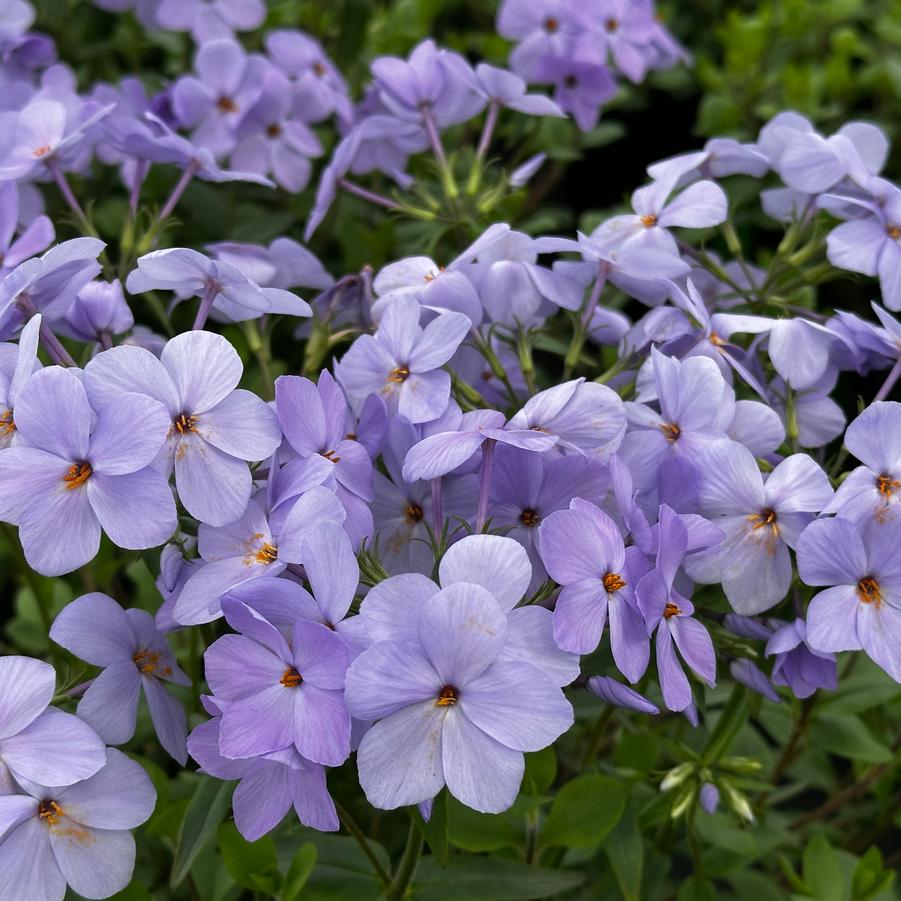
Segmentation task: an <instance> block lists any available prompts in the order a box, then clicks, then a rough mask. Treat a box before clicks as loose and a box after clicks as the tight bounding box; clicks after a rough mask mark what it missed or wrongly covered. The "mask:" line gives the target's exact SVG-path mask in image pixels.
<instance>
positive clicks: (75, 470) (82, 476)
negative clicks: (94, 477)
mask: <svg viewBox="0 0 901 901" xmlns="http://www.w3.org/2000/svg"><path fill="white" fill-rule="evenodd" d="M93 471H94V470H93V469H91V464H90V463H87V462H85V461H84V460H82V461H81V462H80V463H73V464H72V465H71V466H70V467H69V471H68V472H67V473H66V474H65V475H64V476H63V481H64V482H65V483H66V488H68V489H69V491H74V490H75V489H76V488H78V487H79V486H80V485H84V483H85V482H87V480H88V479H89V478H90V477H91V473H92V472H93Z"/></svg>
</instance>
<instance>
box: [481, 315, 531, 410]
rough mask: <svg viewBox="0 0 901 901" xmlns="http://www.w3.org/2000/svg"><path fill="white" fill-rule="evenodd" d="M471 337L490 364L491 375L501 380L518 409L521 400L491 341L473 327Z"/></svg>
mask: <svg viewBox="0 0 901 901" xmlns="http://www.w3.org/2000/svg"><path fill="white" fill-rule="evenodd" d="M470 335H471V336H472V342H473V344H474V345H475V347H476V350H478V352H479V353H480V354H481V355H482V356H483V357H484V358H485V360H486V361H487V362H488V366H489V367H490V369H491V374H492V375H493V376H494V377H495V378H498V379H500V380H501V384H503V386H504V389H505V390H506V392H507V396H508V397H509V398H510V403H511V404H513V406H516V407H518V406H519V403H520V400H519V398H518V397H517V396H516V390H515V389H514V387H513V384H512V383H511V381H510V377H509V376H508V375H507V371H506V370H505V369H504V366H503V364H502V363H501V361H500V359H499V358H498V355H497V354H496V353H495V352H494V348H493V347H492V346H491V343H490V342H489V341H486V340H485V339H484V338H483V337H482V336H481V335H480V334H479V331H478V329H477V328H475V327H473V328H472V330H471V331H470Z"/></svg>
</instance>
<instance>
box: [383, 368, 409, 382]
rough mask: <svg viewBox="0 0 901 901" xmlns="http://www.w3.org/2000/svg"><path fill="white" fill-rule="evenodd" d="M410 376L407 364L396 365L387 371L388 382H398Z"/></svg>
mask: <svg viewBox="0 0 901 901" xmlns="http://www.w3.org/2000/svg"><path fill="white" fill-rule="evenodd" d="M409 376H410V369H409V367H407V366H398V367H397V368H396V369H392V370H391V372H389V373H388V381H389V382H397V383H398V384H400V383H401V382H405V381H406V380H407V379H408V378H409Z"/></svg>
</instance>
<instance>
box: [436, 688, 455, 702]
mask: <svg viewBox="0 0 901 901" xmlns="http://www.w3.org/2000/svg"><path fill="white" fill-rule="evenodd" d="M458 697H459V695H458V694H457V689H456V688H454V686H453V685H445V686H444V688H442V689H441V691H440V692H439V693H438V697H437V699H436V700H435V706H436V707H453V706H454V704H456V703H457V698H458Z"/></svg>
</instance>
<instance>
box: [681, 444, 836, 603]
mask: <svg viewBox="0 0 901 901" xmlns="http://www.w3.org/2000/svg"><path fill="white" fill-rule="evenodd" d="M698 473H699V475H700V485H699V494H700V502H701V512H702V513H703V514H704V515H705V516H708V517H711V518H712V519H713V522H714V524H715V525H717V526H718V527H719V528H721V529H722V530H723V531H724V532H725V533H726V537H725V538H724V539H723V542H722V544H720V545H718V546H716V547H714V548H711V549H709V550H707V551H703V552H701V553H699V554H692V555H691V557H689V558H688V559H687V560H686V561H685V571H686V572H687V573H688V575H689V576H690V577H691V578H692V579H694V580H695V581H696V582H703V583H705V584H713V583H716V582H722V585H723V591H725V593H726V597H727V598H728V599H729V602H730V603H731V604H732V607H733V609H734V610H736V611H737V612H738V613H742V614H745V615H749V614H754V613H760V612H762V611H763V610H768V609H769V608H770V607H772V606H774V605H775V604H778V603H779V601H781V600H782V599H783V598H784V597H785V595H786V593H787V591H788V588H789V585H790V584H791V572H792V567H791V558H790V556H789V552H788V549H789V548H790V547H795V546H796V544H797V541H798V536H799V535H800V534H801V532H802V530H803V529H804V527H805V526H806V525H808V523H810V522H811V520H812V519H813V515H814V513H817V512H819V511H820V510H822V509H824V508H825V507H826V505H827V504H828V503H829V501H830V500H831V499H832V488H831V486H830V485H829V479H828V478H827V477H826V474H825V473H824V472H823V470H822V469H820V467H819V466H818V465H817V464H816V463H815V462H814V461H813V459H812V458H810V457H808V456H806V455H805V454H793V455H792V456H790V457H787V458H786V459H785V460H783V461H782V462H781V463H780V464H779V465H778V466H777V467H776V468H775V469H774V470H773V471H772V472H771V473H770V474H769V476H768V477H767V479H766V481H765V482H764V479H763V476H762V475H761V473H760V470H759V469H758V468H757V463H756V462H755V460H754V457H753V455H752V454H751V452H750V451H749V450H748V449H747V448H745V447H742V446H741V445H740V444H736V443H735V442H734V441H729V440H722V441H717V442H715V443H713V444H711V445H710V446H709V447H707V448H705V449H704V450H703V451H701V453H700V454H699V455H698Z"/></svg>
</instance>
